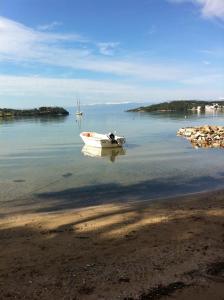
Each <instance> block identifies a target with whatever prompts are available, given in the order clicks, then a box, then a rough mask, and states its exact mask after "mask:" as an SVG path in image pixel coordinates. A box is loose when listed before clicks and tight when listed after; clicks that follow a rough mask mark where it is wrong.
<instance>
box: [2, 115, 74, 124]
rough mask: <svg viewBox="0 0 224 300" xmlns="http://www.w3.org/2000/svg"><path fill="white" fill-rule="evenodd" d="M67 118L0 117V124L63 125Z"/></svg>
mask: <svg viewBox="0 0 224 300" xmlns="http://www.w3.org/2000/svg"><path fill="white" fill-rule="evenodd" d="M67 117H68V116H41V117H40V116H33V117H27V116H23V117H4V118H1V117H0V124H12V123H22V122H25V123H35V124H36V123H41V124H44V123H47V124H48V123H63V122H64V121H65V120H66V119H67Z"/></svg>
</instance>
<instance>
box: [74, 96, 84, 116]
mask: <svg viewBox="0 0 224 300" xmlns="http://www.w3.org/2000/svg"><path fill="white" fill-rule="evenodd" d="M76 115H77V116H82V115H83V113H82V112H81V110H80V100H79V99H78V100H77V111H76Z"/></svg>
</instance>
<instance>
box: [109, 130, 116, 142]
mask: <svg viewBox="0 0 224 300" xmlns="http://www.w3.org/2000/svg"><path fill="white" fill-rule="evenodd" d="M108 137H109V139H110V141H111V144H117V141H116V139H115V135H114V134H113V133H112V132H111V133H109V134H108Z"/></svg>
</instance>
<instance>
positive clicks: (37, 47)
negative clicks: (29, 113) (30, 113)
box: [0, 0, 224, 107]
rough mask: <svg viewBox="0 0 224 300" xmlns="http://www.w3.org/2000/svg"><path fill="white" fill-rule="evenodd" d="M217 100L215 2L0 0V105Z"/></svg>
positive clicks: (222, 63) (222, 6)
mask: <svg viewBox="0 0 224 300" xmlns="http://www.w3.org/2000/svg"><path fill="white" fill-rule="evenodd" d="M76 95H79V97H80V98H81V101H82V103H83V104H84V103H85V104H93V103H119V102H126V101H131V102H147V103H150V102H159V101H163V100H172V99H196V98H198V99H222V98H224V0H113V1H112V0H110V1H109V0H108V1H105V0H63V1H62V0H58V1H55V0H2V1H1V5H0V107H3V106H4V107H34V106H40V105H63V106H70V105H73V104H74V103H75V98H76Z"/></svg>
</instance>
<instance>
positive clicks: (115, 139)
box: [80, 132, 125, 148]
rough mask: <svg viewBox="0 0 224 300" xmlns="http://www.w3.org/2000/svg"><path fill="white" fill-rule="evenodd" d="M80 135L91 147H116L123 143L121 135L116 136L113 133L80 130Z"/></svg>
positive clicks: (123, 139)
mask: <svg viewBox="0 0 224 300" xmlns="http://www.w3.org/2000/svg"><path fill="white" fill-rule="evenodd" d="M80 137H81V138H82V140H83V142H84V143H85V144H86V145H88V146H92V147H100V148H116V147H122V146H123V145H124V143H125V138H124V137H123V136H117V135H114V134H113V133H109V134H100V133H96V132H82V133H80Z"/></svg>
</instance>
